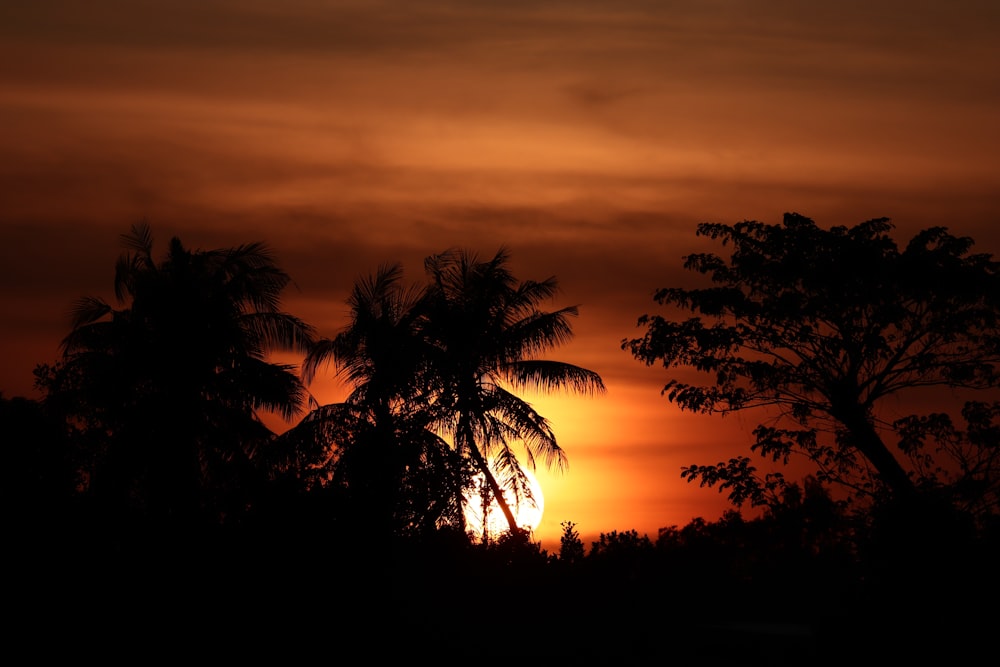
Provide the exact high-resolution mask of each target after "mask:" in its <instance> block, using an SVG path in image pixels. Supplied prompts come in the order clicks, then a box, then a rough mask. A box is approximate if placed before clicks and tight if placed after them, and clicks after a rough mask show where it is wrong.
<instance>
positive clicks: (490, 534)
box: [465, 468, 545, 540]
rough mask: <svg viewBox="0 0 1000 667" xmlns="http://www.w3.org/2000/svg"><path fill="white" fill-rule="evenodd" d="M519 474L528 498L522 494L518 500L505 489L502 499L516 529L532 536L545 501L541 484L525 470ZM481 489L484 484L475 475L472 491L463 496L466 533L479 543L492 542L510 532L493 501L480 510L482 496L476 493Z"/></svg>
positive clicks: (483, 479) (482, 479)
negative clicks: (526, 481) (508, 508)
mask: <svg viewBox="0 0 1000 667" xmlns="http://www.w3.org/2000/svg"><path fill="white" fill-rule="evenodd" d="M522 470H523V471H524V474H525V477H526V478H527V480H528V485H529V490H530V492H531V497H528V496H527V495H526V494H521V495H520V497H519V498H518V497H515V494H514V492H513V490H511V489H509V488H505V489H504V499H506V501H507V504H508V506H509V507H510V509H511V511H512V512H513V513H514V517H515V518H516V519H517V524H518V526H520V527H521V528H524V529H526V530H529V531H532V532H534V530H535V529H536V528H538V525H539V524H540V523H541V522H542V514H543V513H544V509H545V497H544V495H543V493H542V487H541V484H539V482H538V479H537V478H536V477H535V475H533V474H532V473H531V471H530V470H527V469H525V468H522ZM485 486H486V480H485V478H484V477H483V475H482V474H479V475H476V476H475V477H474V478H473V487H472V488H471V489H470V490H469V491H468V492H466V496H465V498H466V505H465V522H466V529H467V530H468V532H470V533H472V534H473V536H474V537H475V538H476V539H479V540H485V539H492V538H495V537H497V536H499V535H501V534H502V533H504V532H506V531H508V530H509V529H510V526H509V525H508V524H507V519H506V517H504V514H503V511H502V510H501V509H500V505H499V504H498V503H497V502H496V500H495V499H492V498H491V500H492V502H491V503H490V504H489V505H488V506H487V507H485V508H484V507H483V504H484V503H483V494H482V493H481V492H480V489H484V488H485Z"/></svg>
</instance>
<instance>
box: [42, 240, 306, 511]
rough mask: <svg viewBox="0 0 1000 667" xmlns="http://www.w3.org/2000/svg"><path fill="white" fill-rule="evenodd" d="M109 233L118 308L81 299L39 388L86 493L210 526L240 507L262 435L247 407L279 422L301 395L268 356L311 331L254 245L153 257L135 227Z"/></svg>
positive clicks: (172, 250) (267, 437)
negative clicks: (68, 425)
mask: <svg viewBox="0 0 1000 667" xmlns="http://www.w3.org/2000/svg"><path fill="white" fill-rule="evenodd" d="M122 240H123V243H124V246H125V248H126V249H127V251H126V252H125V253H124V254H123V255H122V256H121V257H120V258H119V260H118V262H117V265H116V270H115V280H114V288H115V295H116V297H117V300H118V302H119V304H120V305H121V307H120V308H114V307H112V306H111V305H110V304H108V303H107V302H105V301H104V300H103V299H101V298H97V297H85V298H83V299H81V300H80V301H79V302H78V303H77V306H76V308H75V311H74V318H73V323H72V330H71V331H70V333H69V334H68V335H67V336H66V337H65V339H64V340H63V355H62V358H61V360H60V362H59V363H57V364H56V365H55V366H54V367H51V368H41V369H40V370H39V383H40V386H41V387H42V388H43V389H44V390H45V391H46V394H47V396H46V400H47V401H48V402H49V403H50V405H54V406H58V407H59V409H61V410H62V412H63V414H65V415H67V417H68V418H69V419H70V420H71V421H72V422H73V423H74V424H76V426H77V427H78V431H79V434H80V437H81V438H82V439H83V443H84V446H85V448H86V449H87V450H88V451H89V453H90V455H91V457H92V462H91V465H90V469H89V470H88V471H87V475H88V480H89V481H88V485H89V491H90V492H91V493H92V494H94V495H95V496H96V497H98V498H102V499H104V500H105V501H107V502H109V503H111V506H113V507H115V508H117V509H126V510H127V513H129V514H132V515H134V516H136V517H142V518H144V519H152V520H158V521H170V522H179V523H184V522H187V521H195V520H205V519H207V520H208V521H211V522H217V521H220V520H221V519H222V518H223V517H224V516H225V515H226V514H227V513H233V512H239V511H240V509H241V508H242V507H244V506H245V498H244V499H242V500H241V497H242V496H243V495H244V494H245V493H246V492H247V491H248V490H249V489H250V488H251V485H250V484H249V483H248V481H249V479H250V477H249V476H251V475H253V474H254V473H255V471H254V459H255V456H256V455H257V454H258V450H259V449H261V448H265V447H266V446H267V445H268V444H269V443H270V442H271V440H272V438H273V434H272V433H271V432H270V430H269V429H268V428H267V427H266V426H265V425H264V423H263V422H262V421H261V415H260V412H261V411H275V412H277V413H279V414H281V415H282V416H284V417H285V418H291V417H292V416H293V415H295V414H297V413H298V412H299V410H300V409H301V405H302V403H303V401H304V398H305V393H304V388H303V387H302V385H301V383H300V381H299V380H298V378H297V376H296V374H295V373H294V371H293V368H292V367H290V366H288V365H284V364H277V363H272V362H270V361H268V359H267V355H268V354H269V353H271V352H273V351H276V350H301V351H304V350H305V349H306V346H307V344H308V342H309V341H310V340H311V337H312V330H311V328H310V327H309V326H308V325H306V324H305V323H303V322H302V321H300V320H298V319H297V318H295V317H293V316H291V315H289V314H287V313H284V312H281V311H280V309H279V303H280V293H281V292H282V290H283V289H284V288H285V287H286V286H287V285H288V283H289V281H290V279H289V276H288V275H287V274H286V273H284V272H283V271H282V270H280V269H279V268H278V267H277V266H276V265H275V262H274V259H273V257H272V255H271V253H270V251H269V249H268V248H267V247H266V246H264V245H262V244H257V243H254V244H250V245H241V246H238V247H235V248H228V249H218V250H207V251H200V250H198V251H192V250H189V249H187V248H185V247H184V246H183V245H182V244H181V242H180V240H178V239H177V238H174V239H172V240H171V241H170V244H169V248H168V250H167V253H166V256H165V258H164V259H163V260H162V261H161V262H159V263H157V262H156V261H155V260H154V258H153V238H152V234H151V231H150V228H149V226H148V225H147V224H145V223H141V224H138V225H135V226H133V227H132V229H131V233H129V234H126V235H123V236H122Z"/></svg>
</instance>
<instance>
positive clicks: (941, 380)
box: [622, 214, 1000, 504]
mask: <svg viewBox="0 0 1000 667" xmlns="http://www.w3.org/2000/svg"><path fill="white" fill-rule="evenodd" d="M892 228H893V227H892V225H891V224H890V222H889V221H888V220H887V219H875V220H870V221H868V222H865V223H862V224H859V225H857V226H854V227H850V228H848V227H833V228H831V229H828V230H827V229H821V228H819V227H817V226H816V224H815V223H814V222H813V221H812V220H810V219H808V218H805V217H803V216H801V215H798V214H786V215H785V218H784V221H783V223H782V224H781V225H766V224H763V223H760V222H750V221H746V222H741V223H738V224H736V225H731V226H730V225H723V224H710V223H705V224H702V225H699V227H698V232H697V233H698V235H699V236H705V237H708V238H710V239H713V240H718V241H720V242H721V243H722V245H723V246H730V247H731V248H732V251H731V254H730V255H729V256H728V257H721V256H719V255H716V254H712V253H699V254H691V255H688V256H687V257H685V259H684V266H685V268H687V269H689V270H692V271H695V272H697V273H700V274H703V275H706V276H708V277H709V278H710V280H711V281H712V283H713V284H712V286H709V287H703V288H695V289H688V288H682V287H672V288H665V289H660V290H658V291H657V292H656V295H655V298H656V301H657V302H658V303H660V304H661V305H667V306H671V307H674V308H675V309H676V310H677V311H678V312H684V311H689V312H691V313H694V315H693V316H691V317H687V318H683V317H678V318H677V319H670V318H668V317H665V316H662V315H643V316H642V317H641V318H640V319H639V325H640V326H643V327H645V329H646V332H645V334H644V335H643V337H641V338H636V339H631V340H629V339H626V340H624V341H623V343H622V347H623V349H627V350H628V351H630V352H631V353H632V354H633V355H634V356H635V357H636V359H638V360H640V361H642V362H644V363H646V364H647V365H652V364H654V363H661V364H662V365H663V366H664V367H665V368H667V369H671V370H674V371H675V372H676V376H675V377H673V378H672V379H670V380H669V381H668V383H667V384H666V386H665V387H664V389H663V393H664V394H665V395H666V396H667V398H668V399H669V400H670V401H671V402H673V403H675V404H676V405H678V406H679V407H680V408H681V409H684V410H693V411H697V412H704V413H710V414H711V413H720V414H725V413H729V412H733V411H738V410H748V409H753V408H760V409H763V410H764V411H765V414H766V415H767V417H766V419H767V421H766V422H762V423H761V424H760V425H759V426H758V427H757V428H756V429H755V431H754V436H755V442H754V443H753V445H752V447H751V449H752V450H753V451H754V452H755V453H757V454H759V455H761V456H762V457H764V458H766V459H769V460H771V461H773V462H782V463H787V462H789V460H790V458H791V457H792V456H793V455H804V456H805V457H806V458H807V459H808V460H810V461H811V462H812V463H813V464H814V465H815V466H816V470H817V473H816V475H817V478H818V479H819V480H820V481H822V482H837V483H840V484H842V485H844V486H845V487H846V488H848V489H850V490H852V491H853V492H855V493H857V494H859V495H860V496H866V497H869V498H872V497H879V495H880V494H881V493H882V492H883V491H890V492H891V493H892V494H893V495H894V496H897V497H912V496H913V495H914V493H915V491H916V489H917V483H916V482H922V481H925V480H924V479H923V478H924V477H925V473H927V472H933V473H934V475H932V476H935V475H936V473H938V472H940V471H939V470H937V469H934V468H931V467H929V463H928V460H927V459H926V458H925V457H926V455H927V454H928V453H929V452H928V450H927V448H925V447H922V445H924V444H925V443H927V442H928V440H933V439H934V438H935V436H942V437H943V439H940V440H939V441H938V443H939V444H940V445H941V447H940V449H939V451H938V453H939V454H955V453H956V452H957V450H956V449H955V448H954V447H950V448H949V446H948V445H947V441H948V437H951V436H956V435H958V433H957V432H950V433H947V434H946V433H944V432H943V431H941V429H940V428H939V427H940V426H941V421H940V419H938V418H927V419H921V418H919V417H916V416H914V417H909V418H904V419H898V420H892V421H891V422H890V421H889V420H886V419H885V418H884V417H883V416H882V415H883V414H885V412H886V410H885V404H886V403H887V401H888V400H889V399H892V401H894V403H893V406H895V405H898V404H899V403H896V402H897V401H900V400H902V399H903V397H904V396H911V395H914V396H916V395H917V394H918V391H919V392H920V394H919V395H920V396H926V395H927V393H926V391H925V390H930V389H934V388H944V389H948V390H955V391H982V390H995V389H996V387H997V368H998V367H997V362H998V361H1000V330H998V326H997V324H998V317H1000V302H998V299H1000V284H998V280H1000V278H998V264H997V263H996V262H995V261H993V259H992V257H991V256H989V255H986V254H973V253H971V249H972V247H973V241H972V239H970V238H967V237H956V236H952V235H951V234H949V233H948V232H947V230H946V229H945V228H943V227H934V228H930V229H927V230H924V231H922V232H920V233H918V234H917V235H916V236H914V237H913V238H912V239H911V240H910V241H909V243H908V244H907V245H906V247H905V248H903V249H902V250H900V249H899V248H898V247H897V245H896V243H895V242H894V241H893V239H892V238H891V237H890V231H891V230H892ZM697 375H702V376H705V377H706V381H705V382H704V383H699V382H696V381H693V380H692V379H691V378H693V377H696V376H697ZM970 409H972V410H973V412H974V413H975V414H977V415H983V413H982V412H981V411H980V412H978V413H976V412H975V408H970ZM995 416H996V415H995V414H991V416H990V419H988V420H985V421H984V420H983V419H979V420H978V421H977V426H976V427H974V428H973V429H972V431H970V432H969V433H966V434H964V435H966V436H969V435H972V434H973V433H979V432H982V433H992V432H994V429H995V421H993V418H994V417H995ZM977 429H978V430H977ZM963 447H964V448H965V449H964V451H966V452H968V451H971V450H975V451H976V452H977V453H976V454H974V455H972V457H973V458H972V459H968V458H966V459H965V460H966V461H967V462H968V461H971V460H973V459H974V460H975V461H977V462H978V463H977V464H968V463H967V464H961V465H960V466H959V468H958V470H955V469H954V468H952V470H954V471H955V472H956V473H958V474H959V475H960V476H961V477H962V479H963V480H964V481H961V482H958V481H956V483H955V487H954V488H955V489H956V490H958V489H961V485H962V484H971V485H973V486H976V485H982V484H986V485H988V486H993V487H995V484H996V480H997V468H996V461H995V458H994V456H993V454H992V451H990V449H989V445H984V444H983V443H982V441H981V439H980V441H979V442H976V441H974V440H973V439H971V438H966V440H965V442H964V445H963ZM970 448H971V449H970ZM963 456H964V455H959V456H958V458H957V460H958V461H960V462H961V461H962V459H963ZM952 458H953V459H955V457H954V456H953V457H952ZM953 463H954V460H953V461H952V462H951V463H941V464H940V465H942V466H947V465H953ZM979 464H981V465H979ZM943 469H944V468H943V467H942V468H941V470H943ZM684 475H685V476H686V477H687V478H688V479H689V481H690V480H693V479H700V480H701V481H702V483H705V484H720V483H721V484H726V485H728V487H727V488H729V489H730V492H731V495H730V498H731V499H732V500H733V501H734V503H737V504H740V503H742V502H746V501H749V502H751V503H753V504H760V503H762V502H765V498H766V497H767V495H768V493H771V492H774V491H776V490H779V489H780V486H781V485H782V484H783V483H784V481H783V480H782V479H780V478H773V477H772V478H770V479H768V478H762V477H760V476H759V475H757V473H756V469H755V467H754V466H751V465H749V460H748V459H747V458H745V457H736V458H733V459H731V460H730V461H729V462H728V463H725V462H723V463H719V464H718V465H716V466H691V467H689V468H686V469H685V471H684ZM936 479H937V480H938V481H940V480H941V477H940V476H936ZM994 497H995V496H994Z"/></svg>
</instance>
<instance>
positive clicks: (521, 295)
mask: <svg viewBox="0 0 1000 667" xmlns="http://www.w3.org/2000/svg"><path fill="white" fill-rule="evenodd" d="M508 261H509V254H508V252H507V250H506V249H505V248H501V249H500V250H499V251H498V252H497V253H496V255H494V256H493V257H492V258H491V259H489V260H486V261H480V260H479V259H478V258H477V257H476V255H475V254H472V253H469V252H467V251H462V250H449V251H446V252H443V253H441V254H438V255H433V256H430V257H428V258H427V259H426V260H425V262H424V266H425V269H426V271H427V273H428V276H429V279H430V285H429V286H428V292H427V296H426V302H425V304H426V305H425V308H426V310H425V317H424V319H423V324H422V332H423V335H424V336H425V339H426V340H427V342H429V343H430V344H431V345H432V347H433V356H432V357H431V359H430V360H429V363H430V369H431V372H432V374H433V382H434V386H435V392H436V395H435V401H436V403H437V405H438V406H439V407H440V409H441V410H443V411H444V419H445V422H444V428H445V429H446V430H447V431H448V432H450V433H451V434H452V435H453V440H454V446H455V449H456V451H457V452H458V453H459V455H460V456H462V457H463V458H467V459H471V461H472V462H473V464H474V466H475V468H476V469H477V470H478V471H479V473H481V474H482V475H483V478H484V479H485V480H486V483H487V485H488V486H489V489H490V491H491V492H492V494H493V497H494V498H495V499H496V501H497V503H498V505H499V506H500V509H501V511H502V512H503V514H504V516H505V518H506V519H507V523H508V525H509V526H510V531H511V533H512V534H516V533H519V532H520V530H521V528H520V527H519V526H518V525H517V521H516V519H515V517H514V514H513V512H512V511H511V509H510V507H509V505H508V503H507V502H506V500H505V499H504V495H503V491H502V486H508V488H511V489H512V490H513V491H514V497H515V499H517V500H518V501H520V499H521V498H527V499H528V500H529V501H530V500H531V498H530V487H529V484H528V480H527V479H526V477H525V475H524V473H523V470H522V469H521V464H520V461H519V460H518V457H517V453H516V451H515V450H514V448H513V446H512V445H513V444H514V443H515V442H520V443H521V444H522V445H523V451H524V452H525V454H526V456H527V465H528V466H529V467H530V468H534V467H535V466H536V462H537V460H538V459H541V460H542V461H543V462H544V463H545V464H546V465H549V466H563V465H564V464H565V461H566V459H565V454H564V452H563V450H562V449H561V448H560V447H559V445H558V442H557V441H556V436H555V434H554V433H553V432H552V429H551V427H550V425H549V423H548V421H547V420H546V419H545V418H544V417H543V416H542V415H540V414H538V413H537V412H536V411H535V410H534V408H532V406H531V405H530V404H529V403H527V402H526V401H525V400H523V399H522V398H520V397H518V396H517V395H516V394H514V393H513V390H516V389H520V388H533V389H540V390H543V391H548V390H556V389H560V388H567V387H568V388H569V389H571V390H575V391H580V392H603V391H604V384H603V382H602V380H601V377H600V376H599V375H598V374H597V373H595V372H593V371H590V370H587V369H585V368H581V367H579V366H575V365H573V364H568V363H565V362H560V361H555V360H551V359H544V358H540V357H539V356H538V355H541V354H543V353H544V352H546V351H548V350H549V349H551V348H553V347H555V346H557V345H560V344H562V343H564V342H566V341H567V340H569V338H570V337H571V335H572V328H571V326H570V322H569V318H570V317H572V316H575V315H577V313H578V311H577V308H576V307H575V306H570V307H565V308H561V309H558V310H555V311H548V312H546V311H541V310H539V309H538V305H539V304H540V303H541V302H542V301H544V300H546V299H549V298H551V297H552V296H554V294H555V292H556V290H557V286H558V283H557V281H556V279H555V278H548V279H546V280H542V281H533V280H528V281H523V282H520V281H518V280H517V279H516V278H515V277H514V276H513V274H512V273H511V272H510V270H509V269H508V268H507V263H508ZM498 477H499V479H498Z"/></svg>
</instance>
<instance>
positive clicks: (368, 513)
mask: <svg viewBox="0 0 1000 667" xmlns="http://www.w3.org/2000/svg"><path fill="white" fill-rule="evenodd" d="M402 275H403V272H402V267H401V266H400V265H399V264H392V265H384V266H381V267H379V269H378V270H377V271H376V273H374V274H373V275H371V276H368V277H366V278H363V279H361V280H359V281H358V282H356V283H355V285H354V289H353V290H352V292H351V295H350V297H349V298H348V301H347V303H348V305H350V313H351V315H350V322H349V323H348V324H347V326H345V327H344V328H343V329H342V330H341V331H340V332H339V333H338V334H337V335H336V336H335V337H333V338H321V339H320V340H318V341H317V342H316V344H315V345H314V346H313V348H312V349H311V350H310V352H309V353H308V354H307V355H306V358H305V360H304V362H303V366H302V373H303V379H304V380H305V382H306V383H307V384H308V383H311V382H312V381H313V379H314V378H315V376H316V373H317V372H318V370H319V369H320V367H321V366H324V365H329V364H332V365H334V366H335V367H336V369H337V374H338V375H341V376H343V377H344V379H345V380H346V381H347V383H348V384H350V386H351V387H352V389H351V392H350V394H349V395H348V397H347V399H346V400H345V401H344V403H342V404H332V405H325V406H319V407H317V408H316V409H315V410H313V411H312V412H311V413H310V415H309V416H308V417H307V418H306V419H305V420H303V423H302V424H301V425H300V426H298V427H296V428H295V429H294V430H293V432H292V434H291V436H292V437H299V438H304V439H305V440H307V441H308V440H313V441H315V440H320V441H323V440H325V441H326V442H327V443H328V444H332V445H333V446H334V448H335V452H334V454H333V455H334V456H335V458H336V460H335V462H334V465H332V466H331V468H332V477H333V481H334V482H335V483H336V484H338V485H339V486H341V487H346V488H347V489H348V497H349V498H350V500H351V502H352V505H353V507H354V508H355V514H358V515H359V516H360V517H361V518H362V519H363V520H362V522H361V525H362V526H363V527H364V528H366V529H372V530H374V531H376V533H377V534H379V535H381V536H385V535H389V534H392V533H398V532H407V531H413V530H417V531H419V530H426V529H428V528H433V527H435V526H436V525H437V524H438V523H439V522H440V521H442V520H445V519H446V518H447V517H449V515H451V516H453V515H455V514H456V512H457V511H460V508H457V509H456V508H455V507H453V506H450V501H451V500H452V499H453V498H454V497H455V495H454V494H451V493H447V492H445V488H442V487H447V485H448V483H450V482H451V480H452V479H453V476H450V475H447V474H444V471H445V470H449V469H451V468H452V467H453V466H454V465H455V463H456V460H455V458H454V457H453V456H452V455H451V454H450V450H449V448H448V445H447V443H446V442H445V441H444V440H443V439H442V438H440V437H439V436H438V435H437V434H435V433H434V432H433V431H432V430H431V429H430V428H429V426H430V425H431V424H433V423H434V421H435V417H434V416H433V414H434V413H433V405H434V403H433V401H432V400H431V396H430V393H429V392H430V386H429V384H428V383H427V377H428V376H427V371H426V361H427V359H428V356H429V348H428V346H427V343H426V342H425V341H424V340H423V339H422V337H421V333H420V330H419V326H418V325H419V321H420V319H421V317H422V312H423V311H422V302H423V292H422V290H420V289H418V288H417V287H404V286H403V284H402Z"/></svg>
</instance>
